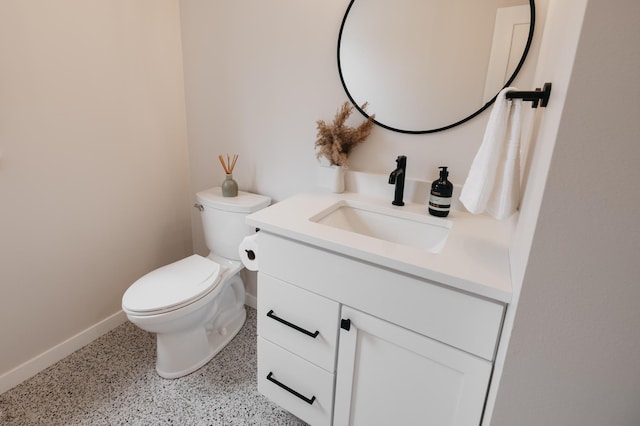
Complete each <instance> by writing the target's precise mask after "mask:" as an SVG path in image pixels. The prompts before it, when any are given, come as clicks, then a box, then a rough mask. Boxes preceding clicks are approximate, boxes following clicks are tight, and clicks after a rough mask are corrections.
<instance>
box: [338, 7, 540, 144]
mask: <svg viewBox="0 0 640 426" xmlns="http://www.w3.org/2000/svg"><path fill="white" fill-rule="evenodd" d="M355 1H356V0H351V1H350V2H349V6H347V10H346V12H345V13H344V17H343V18H342V23H341V24H340V32H339V33H338V52H337V53H338V55H337V56H338V73H339V74H340V82H341V83H342V87H343V88H344V91H345V93H346V94H347V96H348V97H349V100H350V101H351V103H352V104H353V106H354V107H355V108H356V109H357V110H358V111H359V112H360V114H362V115H363V116H365V117H366V118H369V115H368V114H367V113H366V112H365V111H364V110H363V109H362V108H361V107H360V105H358V103H357V102H356V101H355V100H354V99H353V97H352V96H351V93H350V92H349V89H348V88H347V84H346V83H345V81H344V76H343V75H342V67H341V63H340V42H341V41H342V32H343V30H344V24H345V22H346V20H347V16H348V15H349V11H350V10H351V6H353V3H354V2H355ZM529 7H530V10H531V23H530V24H529V36H528V37H527V44H526V46H525V48H524V52H522V57H521V58H520V61H519V62H518V65H517V66H516V68H515V70H514V71H513V74H511V77H509V80H507V82H506V83H505V84H504V86H502V89H504V88H506V87H509V86H510V85H511V83H513V80H515V78H516V76H517V75H518V73H519V72H520V69H521V68H522V65H523V64H524V61H525V59H526V58H527V54H528V53H529V49H530V48H531V43H532V41H533V30H534V28H535V23H536V5H535V0H529ZM502 89H500V90H498V93H496V94H495V96H494V97H493V98H491V99H490V100H489V101H488V102H487V103H486V104H484V105H483V106H482V107H480V109H478V110H477V111H476V112H474V113H473V114H471V115H469V116H468V117H465V118H463V119H462V120H459V121H456V122H455V123H453V124H449V125H447V126H443V127H438V128H436V129H429V130H403V129H397V128H395V127H391V126H387V125H386V124H383V123H380V122H379V121H378V120H373V122H374V123H376V124H377V125H378V126H380V127H383V128H385V129H388V130H391V131H394V132H398V133H409V134H425V133H436V132H441V131H443V130H448V129H451V128H453V127H456V126H459V125H460V124H463V123H466V122H467V121H469V120H471V119H472V118H474V117H476V116H477V115H479V114H480V113H482V112H483V111H484V110H485V109H487V108H489V107H490V106H491V105H493V103H494V102H495V100H496V98H497V97H498V94H499V93H500V91H501V90H502Z"/></svg>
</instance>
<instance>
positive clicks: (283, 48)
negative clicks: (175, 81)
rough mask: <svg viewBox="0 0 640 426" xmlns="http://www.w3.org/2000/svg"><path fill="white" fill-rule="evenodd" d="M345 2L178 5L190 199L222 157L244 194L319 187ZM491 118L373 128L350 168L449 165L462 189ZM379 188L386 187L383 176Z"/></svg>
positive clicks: (213, 180)
mask: <svg viewBox="0 0 640 426" xmlns="http://www.w3.org/2000/svg"><path fill="white" fill-rule="evenodd" d="M347 5H348V2H346V1H344V0H323V1H306V2H300V1H298V0H273V1H269V2H265V1H261V0H247V1H243V2H230V1H222V0H218V1H204V0H182V2H181V13H182V35H183V53H184V63H185V88H186V96H187V117H188V129H189V155H190V159H191V189H192V195H193V193H195V192H197V191H199V190H202V189H205V188H208V187H211V186H216V185H219V184H220V183H221V182H222V180H223V177H224V172H223V171H222V168H221V167H220V165H219V164H218V160H217V158H216V157H217V155H218V154H220V153H223V154H224V153H226V152H229V153H238V154H239V155H240V160H239V161H238V164H237V167H236V172H234V177H235V178H236V180H237V181H238V183H239V185H240V188H241V189H244V190H252V191H258V192H260V193H263V194H266V195H269V196H271V197H273V198H274V199H275V200H282V199H283V198H286V197H288V196H290V195H293V194H294V193H296V192H301V191H305V190H309V189H312V188H313V187H314V186H315V183H316V182H315V178H316V167H317V164H318V163H317V161H316V158H315V151H314V142H315V140H316V120H319V119H322V120H327V121H330V120H332V119H333V117H334V114H335V112H336V110H337V109H338V108H339V106H340V105H341V104H342V103H343V102H345V101H346V100H347V99H348V98H347V96H346V94H345V93H344V90H343V89H342V86H341V83H340V78H339V75H338V69H337V61H336V50H337V37H338V31H339V29H340V23H341V21H342V17H343V15H344V12H345V10H346V7H347ZM247 11H251V13H247ZM541 33H542V28H541V27H540V30H539V31H537V32H536V40H535V43H534V48H533V51H532V59H530V60H529V61H528V62H527V63H526V65H525V69H524V70H523V74H522V75H523V77H522V79H521V80H519V83H518V84H520V85H521V87H530V86H531V87H532V84H533V83H530V81H531V78H532V73H533V70H534V65H535V56H536V54H537V53H536V49H537V45H538V44H539V39H540V35H541ZM542 83H543V82H540V83H539V86H540V85H541V84H542ZM356 114H357V112H356ZM359 119H360V117H358V120H359ZM487 119H488V113H485V114H482V115H481V116H479V117H478V118H476V119H475V120H472V121H471V122H469V123H467V124H465V125H463V126H460V127H458V128H455V129H452V130H449V131H445V132H440V133H436V134H428V135H407V134H400V133H395V132H391V131H387V130H384V129H382V128H379V127H376V128H375V129H374V131H373V132H372V134H371V136H370V137H369V139H368V140H367V141H366V142H365V143H364V144H362V145H360V146H359V147H357V148H356V149H355V151H354V153H353V155H352V157H351V158H350V166H351V170H354V171H362V172H369V173H380V174H388V173H389V172H390V171H391V170H392V169H393V167H394V166H395V158H396V156H397V155H399V154H405V155H407V156H408V168H407V175H408V177H409V178H414V179H424V180H429V181H431V180H433V179H435V178H436V177H437V175H438V173H437V172H438V169H437V167H438V166H441V165H444V164H446V165H449V166H450V170H451V174H450V179H451V180H452V181H453V182H454V183H462V182H463V181H464V179H465V178H466V175H467V171H468V169H469V166H470V164H471V161H472V160H473V157H474V155H475V153H476V151H477V149H478V147H479V145H480V142H481V139H482V135H483V132H484V128H485V125H486V120H487ZM356 122H358V121H356ZM380 185H381V186H386V185H387V183H386V179H385V178H384V177H382V178H381V182H380ZM426 196H427V194H425V198H426ZM192 217H193V231H194V232H193V235H194V247H195V250H196V251H197V252H199V253H201V254H204V253H205V252H206V249H205V248H204V242H203V238H202V236H201V234H202V230H201V229H202V228H201V225H200V219H199V218H198V216H197V212H196V211H194V212H193V216H192Z"/></svg>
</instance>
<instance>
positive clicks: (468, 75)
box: [338, 0, 535, 133]
mask: <svg viewBox="0 0 640 426" xmlns="http://www.w3.org/2000/svg"><path fill="white" fill-rule="evenodd" d="M534 24H535V5H534V0H481V1H478V0H393V1H390V0H351V2H350V3H349V6H348V7H347V11H346V13H345V15H344V18H343V20H342V26H341V28H340V34H339V36H338V70H339V72H340V79H341V81H342V85H343V86H344V88H345V91H346V92H347V95H348V96H349V99H350V100H351V102H352V103H353V104H354V106H355V107H356V108H357V109H358V110H359V111H360V112H361V113H362V114H363V115H364V116H365V117H368V116H369V114H375V115H376V119H375V122H376V124H378V125H380V126H382V127H384V128H387V129H389V130H393V131H397V132H403V133H433V132H437V131H441V130H446V129H450V128H451V127H454V126H457V125H459V124H462V123H464V122H466V121H468V120H470V119H471V118H473V117H475V116H476V115H478V114H480V113H481V112H482V111H484V110H485V109H486V108H488V107H489V106H490V105H491V104H492V103H493V102H494V101H495V98H496V96H497V94H498V92H499V91H500V90H501V89H502V88H504V87H507V86H509V85H510V84H511V83H512V82H513V80H514V79H515V77H516V75H517V74H518V71H520V68H521V67H522V64H523V63H524V60H525V58H526V56H527V52H528V51H529V47H530V45H531V40H532V38H533V29H534ZM365 103H367V107H366V112H365V111H364V110H363V109H362V106H363V104H365Z"/></svg>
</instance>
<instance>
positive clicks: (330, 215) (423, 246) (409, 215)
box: [309, 200, 452, 253]
mask: <svg viewBox="0 0 640 426" xmlns="http://www.w3.org/2000/svg"><path fill="white" fill-rule="evenodd" d="M425 210H426V207H425ZM309 220H310V221H311V222H315V223H319V224H322V225H326V226H330V227H332V228H337V229H342V230H344V231H347V232H353V233H356V234H360V235H365V236H367V237H371V238H375V239H378V240H383V241H387V242H390V243H395V244H402V245H405V246H409V247H413V248H417V249H420V250H425V251H427V252H429V253H438V252H440V251H441V250H442V248H443V247H444V245H445V243H446V241H447V236H448V235H449V230H450V229H451V226H452V223H451V221H449V220H446V219H436V218H432V217H430V216H428V213H426V212H425V214H424V215H422V214H418V213H414V212H409V211H402V210H401V208H399V209H394V208H390V207H382V206H377V205H373V204H366V203H361V202H354V201H347V200H342V201H339V202H337V203H335V204H334V205H332V206H331V207H329V208H328V209H326V210H324V211H323V212H321V213H318V214H317V215H315V216H313V217H311V218H310V219H309Z"/></svg>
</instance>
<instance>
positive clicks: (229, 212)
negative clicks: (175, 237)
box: [196, 187, 271, 260]
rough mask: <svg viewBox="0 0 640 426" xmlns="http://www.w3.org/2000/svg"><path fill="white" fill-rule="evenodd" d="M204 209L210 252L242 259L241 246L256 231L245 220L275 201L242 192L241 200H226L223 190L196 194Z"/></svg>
mask: <svg viewBox="0 0 640 426" xmlns="http://www.w3.org/2000/svg"><path fill="white" fill-rule="evenodd" d="M196 198H197V200H198V203H199V204H200V205H201V206H202V209H200V217H201V218H202V227H203V228H204V238H205V241H206V244H207V247H208V248H209V250H211V251H212V252H213V253H214V254H216V255H218V256H222V257H225V258H227V259H233V260H240V256H239V255H238V246H239V245H240V242H241V241H242V239H243V238H244V237H246V236H247V235H251V234H253V233H254V232H255V228H254V227H251V226H248V225H247V224H246V223H245V218H246V217H247V216H248V215H249V214H251V213H253V212H255V211H258V210H260V209H263V208H265V207H267V206H268V205H269V204H270V203H271V198H269V197H265V196H264V195H258V194H252V193H250V192H243V191H238V196H237V197H223V196H222V189H221V188H220V187H216V188H211V189H207V190H205V191H201V192H198V193H197V194H196Z"/></svg>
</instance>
